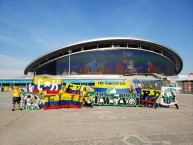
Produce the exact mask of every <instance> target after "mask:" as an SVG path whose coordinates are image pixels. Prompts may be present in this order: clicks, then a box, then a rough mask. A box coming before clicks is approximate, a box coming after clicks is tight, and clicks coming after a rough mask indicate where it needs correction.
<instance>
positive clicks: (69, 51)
mask: <svg viewBox="0 0 193 145" xmlns="http://www.w3.org/2000/svg"><path fill="white" fill-rule="evenodd" d="M71 52H72V51H71V50H68V53H69V57H68V58H69V60H68V62H69V65H68V75H70V54H71Z"/></svg>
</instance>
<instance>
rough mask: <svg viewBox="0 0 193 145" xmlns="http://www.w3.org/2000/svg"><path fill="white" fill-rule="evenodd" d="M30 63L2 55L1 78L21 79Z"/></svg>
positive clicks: (0, 64)
mask: <svg viewBox="0 0 193 145" xmlns="http://www.w3.org/2000/svg"><path fill="white" fill-rule="evenodd" d="M28 63H29V62H28V61H26V60H18V59H16V58H12V57H9V56H6V55H2V54H0V78H4V77H19V76H20V77H21V76H23V74H24V68H25V67H26V66H27V64H28Z"/></svg>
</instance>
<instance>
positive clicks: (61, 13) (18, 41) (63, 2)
mask: <svg viewBox="0 0 193 145" xmlns="http://www.w3.org/2000/svg"><path fill="white" fill-rule="evenodd" d="M111 36H112V37H114V36H119V37H121V36H123V37H130V36H131V37H137V38H142V39H148V40H152V41H155V42H159V43H161V44H164V45H167V46H169V47H170V48H172V49H173V50H175V51H176V52H177V53H178V54H179V55H180V56H181V57H182V59H183V62H184V67H183V70H182V72H181V73H180V74H189V73H190V72H193V52H192V51H193V1H192V0H0V77H19V76H22V75H23V70H24V68H25V67H26V66H27V64H29V63H30V62H31V61H32V60H34V59H36V58H37V57H39V56H40V55H42V54H44V53H46V52H48V51H51V50H54V49H56V48H59V47H62V46H65V45H68V44H72V43H75V42H79V41H83V40H88V39H93V38H101V37H111Z"/></svg>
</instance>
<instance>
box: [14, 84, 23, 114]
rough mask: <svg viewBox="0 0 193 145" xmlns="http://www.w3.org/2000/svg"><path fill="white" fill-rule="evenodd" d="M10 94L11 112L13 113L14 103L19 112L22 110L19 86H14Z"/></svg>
mask: <svg viewBox="0 0 193 145" xmlns="http://www.w3.org/2000/svg"><path fill="white" fill-rule="evenodd" d="M12 94H13V108H12V111H15V104H16V103H17V104H18V108H19V109H20V110H22V109H21V106H20V100H21V96H20V94H21V90H20V89H19V86H15V87H14V88H13V92H12Z"/></svg>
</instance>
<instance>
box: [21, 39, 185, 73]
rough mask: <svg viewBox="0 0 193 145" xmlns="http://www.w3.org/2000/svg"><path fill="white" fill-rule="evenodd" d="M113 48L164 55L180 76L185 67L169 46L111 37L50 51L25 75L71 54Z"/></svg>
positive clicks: (28, 67)
mask: <svg viewBox="0 0 193 145" xmlns="http://www.w3.org/2000/svg"><path fill="white" fill-rule="evenodd" d="M113 46H114V47H116V48H119V47H120V48H123V47H124V48H125V47H126V48H132V49H138V50H144V51H150V52H153V53H157V54H159V55H162V56H164V57H166V58H168V59H169V60H170V61H171V62H172V63H173V64H174V66H175V69H176V74H179V73H180V72H181V70H182V67H183V61H182V59H181V57H180V56H179V54H178V53H176V52H175V51H174V50H172V49H171V48H169V47H168V46H165V45H162V44H160V43H157V42H153V41H150V40H145V39H138V38H128V37H110V38H99V39H92V40H87V41H82V42H78V43H74V44H72V45H68V46H65V47H61V48H59V49H55V50H53V51H50V52H48V53H46V54H44V55H41V56H40V57H38V58H37V59H35V60H34V61H32V62H31V63H30V64H28V65H27V67H26V68H25V70H24V74H27V73H28V72H34V71H35V70H36V69H37V68H39V67H41V66H43V65H45V64H47V63H49V62H52V61H54V60H56V59H58V58H61V57H64V56H68V55H69V52H70V53H71V54H73V53H77V52H81V51H87V50H96V49H104V48H113Z"/></svg>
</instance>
